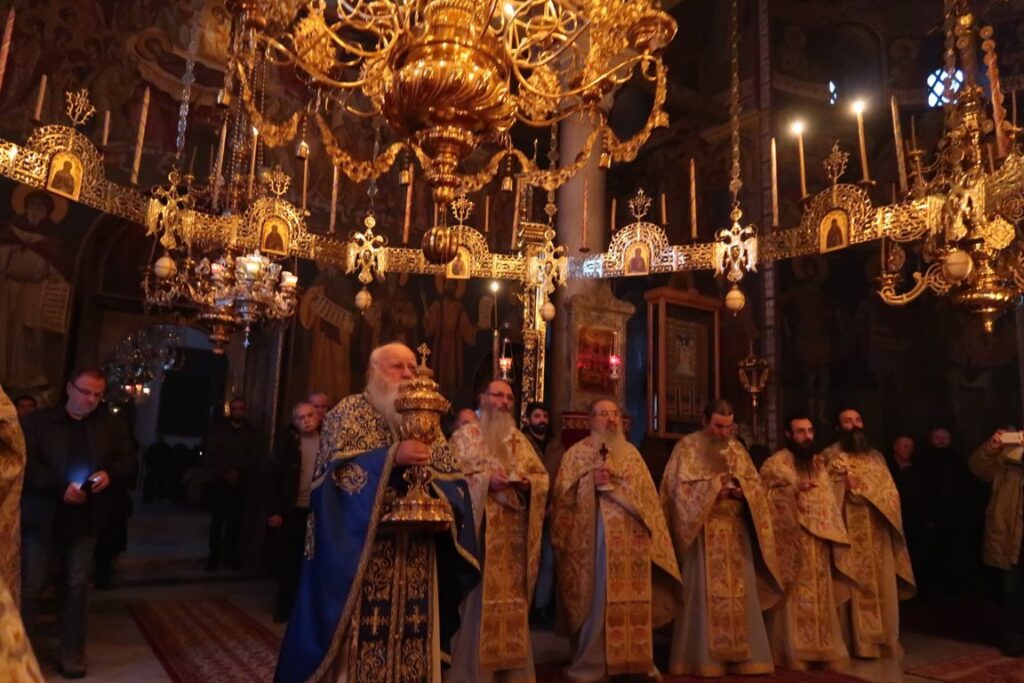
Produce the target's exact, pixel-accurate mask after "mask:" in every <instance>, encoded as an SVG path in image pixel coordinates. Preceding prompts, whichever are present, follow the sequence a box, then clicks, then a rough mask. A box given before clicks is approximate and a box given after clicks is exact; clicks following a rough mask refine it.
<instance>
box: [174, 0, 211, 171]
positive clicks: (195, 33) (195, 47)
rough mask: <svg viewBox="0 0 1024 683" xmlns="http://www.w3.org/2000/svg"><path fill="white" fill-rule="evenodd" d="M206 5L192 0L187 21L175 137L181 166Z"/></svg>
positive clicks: (176, 157) (176, 155)
mask: <svg viewBox="0 0 1024 683" xmlns="http://www.w3.org/2000/svg"><path fill="white" fill-rule="evenodd" d="M205 6H206V0H193V2H192V7H191V10H192V21H191V22H190V23H189V29H188V30H189V38H188V55H187V57H186V59H185V74H184V75H183V76H182V77H181V104H180V105H179V106H178V137H177V138H176V139H175V141H174V143H175V149H176V154H175V164H176V165H177V166H179V167H180V166H181V164H182V163H183V161H184V153H185V131H186V130H187V129H188V110H189V106H190V102H191V100H192V84H193V83H195V73H194V72H195V66H196V55H197V54H198V52H199V34H200V33H201V31H200V30H199V17H200V16H201V15H202V13H203V9H204V7H205Z"/></svg>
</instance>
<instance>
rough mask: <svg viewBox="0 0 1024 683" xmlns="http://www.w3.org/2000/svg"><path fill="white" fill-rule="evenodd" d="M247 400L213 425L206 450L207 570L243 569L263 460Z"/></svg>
mask: <svg viewBox="0 0 1024 683" xmlns="http://www.w3.org/2000/svg"><path fill="white" fill-rule="evenodd" d="M245 407H246V406H245V399H243V398H240V397H238V396H236V397H235V398H233V399H231V403H230V404H228V408H229V410H230V413H231V414H230V415H229V416H228V418H227V419H226V420H217V421H215V422H214V423H213V424H212V425H211V426H210V431H209V433H208V434H207V435H206V443H205V444H204V446H203V450H204V451H205V452H206V465H207V467H208V468H209V470H210V504H211V508H212V510H211V515H210V559H209V560H208V561H207V563H206V569H207V571H215V570H216V569H217V568H218V567H219V566H220V563H221V560H223V561H224V563H225V565H226V566H227V567H228V569H238V568H239V551H240V540H241V534H242V511H243V510H244V509H245V492H246V490H247V486H248V478H249V473H250V472H251V471H252V470H253V467H254V466H255V465H256V464H257V462H258V459H259V436H258V435H257V433H256V428H255V427H253V425H252V423H251V422H249V420H248V419H246V417H245Z"/></svg>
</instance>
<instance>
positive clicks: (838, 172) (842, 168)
mask: <svg viewBox="0 0 1024 683" xmlns="http://www.w3.org/2000/svg"><path fill="white" fill-rule="evenodd" d="M849 162H850V153H849V152H844V151H843V150H842V149H841V148H840V147H839V141H838V140H837V141H836V142H835V143H833V145H832V151H831V152H829V154H828V156H827V157H825V161H823V162H822V164H821V165H822V166H824V167H825V177H826V178H828V183H829V185H831V186H833V187H835V186H836V185H838V184H839V179H840V178H842V177H843V174H844V173H846V165H847V164H848V163H849Z"/></svg>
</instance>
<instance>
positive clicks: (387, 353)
mask: <svg viewBox="0 0 1024 683" xmlns="http://www.w3.org/2000/svg"><path fill="white" fill-rule="evenodd" d="M375 374H379V375H380V376H381V377H383V378H384V379H385V380H386V381H387V382H388V384H399V383H401V382H404V381H406V380H410V379H412V378H413V377H415V376H416V354H414V353H413V352H412V349H410V348H409V347H408V346H406V345H405V344H402V343H399V342H393V343H391V344H385V345H384V346H378V347H377V348H375V349H374V350H373V352H372V353H370V369H369V370H368V372H367V375H368V378H369V379H370V380H371V381H372V378H373V376H374V375H375Z"/></svg>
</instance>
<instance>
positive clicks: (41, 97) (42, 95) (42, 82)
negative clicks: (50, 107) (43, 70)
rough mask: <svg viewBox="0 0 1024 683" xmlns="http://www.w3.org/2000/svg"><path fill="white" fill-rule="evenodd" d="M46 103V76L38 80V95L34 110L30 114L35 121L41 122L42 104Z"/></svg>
mask: <svg viewBox="0 0 1024 683" xmlns="http://www.w3.org/2000/svg"><path fill="white" fill-rule="evenodd" d="M45 101H46V74H43V75H42V77H41V78H40V79H39V94H38V95H37V96H36V110H35V112H34V113H33V114H32V118H33V120H35V121H42V120H43V102H45Z"/></svg>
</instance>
